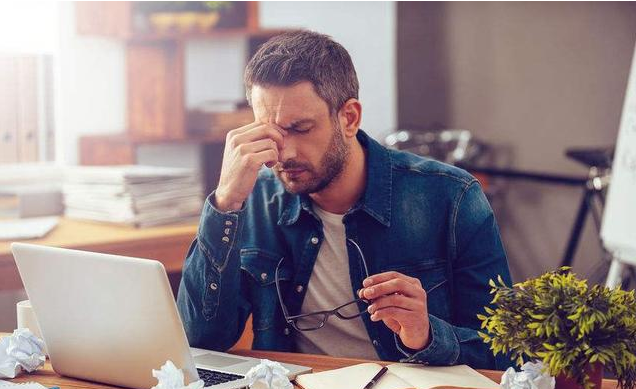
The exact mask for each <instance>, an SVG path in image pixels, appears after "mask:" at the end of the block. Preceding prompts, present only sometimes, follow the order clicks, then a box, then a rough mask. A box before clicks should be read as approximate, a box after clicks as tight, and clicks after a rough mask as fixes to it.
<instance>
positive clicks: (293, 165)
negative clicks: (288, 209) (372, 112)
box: [275, 123, 349, 194]
mask: <svg viewBox="0 0 636 389" xmlns="http://www.w3.org/2000/svg"><path fill="white" fill-rule="evenodd" d="M348 156H349V146H347V144H346V143H345V141H344V139H343V136H342V131H341V129H340V125H339V123H334V130H333V134H332V136H331V140H330V142H329V146H327V151H326V152H325V154H324V155H323V157H322V160H321V161H320V164H319V166H318V169H320V170H319V171H318V170H317V169H316V168H314V167H313V166H311V165H310V164H308V163H301V162H296V161H294V160H289V161H285V162H284V163H283V164H281V165H280V166H279V167H278V168H277V169H275V172H276V175H277V176H278V179H279V180H280V181H281V182H282V183H283V186H284V187H285V190H286V191H287V192H289V193H293V194H311V193H317V192H320V191H322V190H324V189H325V188H327V187H328V186H329V184H331V183H332V182H333V181H334V180H335V179H336V178H338V176H339V175H340V174H341V173H342V171H343V170H344V167H345V164H346V161H347V157H348ZM285 169H305V172H304V173H305V174H306V175H309V178H307V179H305V180H300V179H298V180H296V179H293V178H289V177H288V178H287V180H285V179H283V178H282V177H281V174H282V172H281V171H280V170H285Z"/></svg>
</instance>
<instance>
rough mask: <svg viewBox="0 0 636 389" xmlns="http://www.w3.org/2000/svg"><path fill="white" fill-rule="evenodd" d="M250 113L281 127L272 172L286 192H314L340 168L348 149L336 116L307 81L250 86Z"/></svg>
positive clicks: (327, 181) (332, 177) (326, 183)
mask: <svg viewBox="0 0 636 389" xmlns="http://www.w3.org/2000/svg"><path fill="white" fill-rule="evenodd" d="M252 107H253V109H254V117H255V119H256V120H257V121H260V122H263V123H274V124H276V125H278V126H280V127H282V128H284V129H285V130H287V131H288V134H287V135H286V136H285V145H284V147H283V148H282V149H281V150H279V163H278V164H277V165H276V166H274V168H273V169H274V172H275V173H276V176H277V177H278V178H279V179H280V180H281V182H282V183H283V185H284V186H285V189H286V190H287V191H288V192H290V193H297V194H301V193H307V194H309V193H316V192H320V191H321V190H323V189H325V188H326V187H327V186H328V185H329V184H330V183H331V182H332V181H333V180H334V178H336V177H338V175H339V174H340V173H341V172H342V170H343V168H344V165H345V161H346V159H347V156H348V153H349V145H347V144H346V143H345V140H344V136H343V134H342V130H341V127H340V125H339V123H338V120H337V118H335V117H332V116H331V115H330V113H329V107H328V106H327V103H326V102H325V101H324V100H322V99H321V98H320V97H319V96H318V95H317V94H316V92H315V91H314V88H313V86H312V84H311V83H310V82H308V81H306V82H300V83H298V84H295V85H293V86H267V87H263V86H258V85H255V86H254V87H253V88H252Z"/></svg>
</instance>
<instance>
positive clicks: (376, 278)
mask: <svg viewBox="0 0 636 389" xmlns="http://www.w3.org/2000/svg"><path fill="white" fill-rule="evenodd" d="M394 278H402V279H404V280H406V281H408V282H410V283H412V284H415V285H420V286H421V284H420V280H418V279H417V278H413V277H409V276H407V275H405V274H402V273H399V272H396V271H386V272H384V273H379V274H374V275H372V276H369V277H367V278H366V279H364V280H363V281H362V286H364V287H367V286H371V285H373V284H379V283H380V282H385V281H388V280H392V279H394Z"/></svg>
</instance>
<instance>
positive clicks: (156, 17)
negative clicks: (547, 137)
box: [149, 12, 178, 33]
mask: <svg viewBox="0 0 636 389" xmlns="http://www.w3.org/2000/svg"><path fill="white" fill-rule="evenodd" d="M177 16H178V15H177V14H175V13H173V12H156V13H152V14H150V16H149V19H150V24H151V25H152V27H153V28H154V30H155V31H157V32H159V33H166V32H168V31H170V30H172V29H173V28H174V27H175V26H176V25H177Z"/></svg>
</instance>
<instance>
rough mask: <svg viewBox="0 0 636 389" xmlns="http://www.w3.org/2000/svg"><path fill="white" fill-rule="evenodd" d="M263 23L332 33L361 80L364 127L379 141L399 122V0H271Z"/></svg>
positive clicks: (263, 12) (262, 14) (263, 7)
mask: <svg viewBox="0 0 636 389" xmlns="http://www.w3.org/2000/svg"><path fill="white" fill-rule="evenodd" d="M260 20H261V27H264V28H289V27H296V28H308V29H310V30H314V31H317V32H321V33H324V34H328V35H331V36H332V37H333V38H334V39H335V40H336V41H337V42H339V43H340V44H342V45H343V46H344V47H345V49H347V51H348V52H349V54H350V55H351V58H352V60H353V64H354V66H355V68H356V71H357V73H358V80H359V81H360V101H361V102H362V128H363V129H365V130H366V131H368V132H369V133H370V134H371V135H374V136H375V137H376V139H379V135H381V134H384V133H386V132H389V131H391V130H394V129H395V128H396V125H397V119H396V117H397V114H396V111H397V108H396V107H397V98H396V96H397V92H396V91H397V82H396V73H395V72H396V23H397V21H396V4H395V2H384V1H382V2H380V1H378V2H366V1H365V2H358V1H356V2H351V1H350V2H331V1H328V2H320V1H294V2H282V1H267V2H261V3H260Z"/></svg>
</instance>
